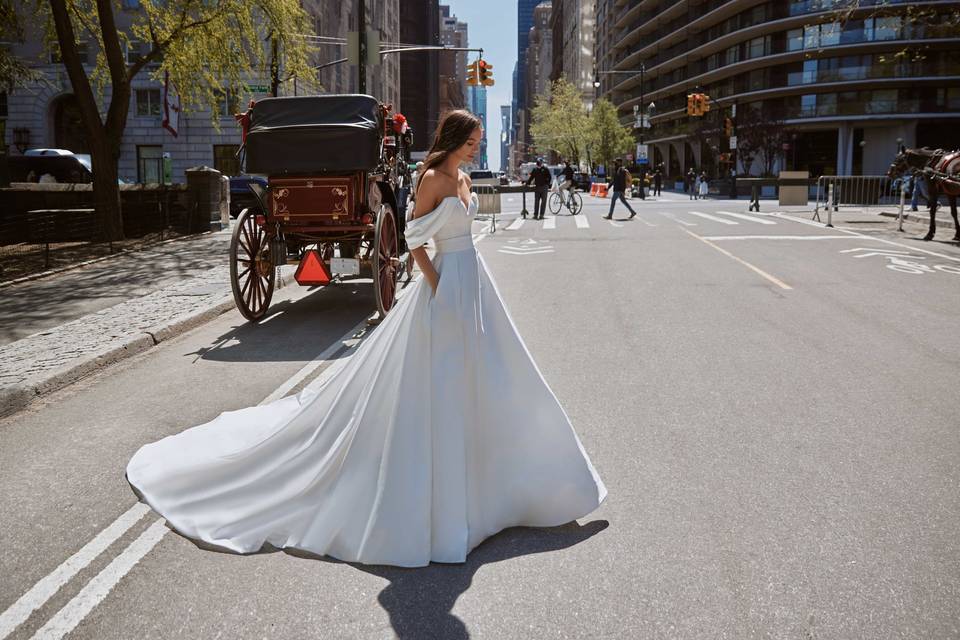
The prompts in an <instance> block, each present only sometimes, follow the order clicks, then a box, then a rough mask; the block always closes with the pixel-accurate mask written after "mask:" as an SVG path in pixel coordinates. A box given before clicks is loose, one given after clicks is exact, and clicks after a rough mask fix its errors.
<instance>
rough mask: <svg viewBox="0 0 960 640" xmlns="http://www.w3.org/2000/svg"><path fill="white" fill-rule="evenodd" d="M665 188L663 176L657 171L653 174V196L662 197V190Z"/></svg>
mask: <svg viewBox="0 0 960 640" xmlns="http://www.w3.org/2000/svg"><path fill="white" fill-rule="evenodd" d="M662 186H663V174H662V173H661V172H660V169H657V171H656V173H654V174H653V195H655V196H658V197H659V196H660V188H661V187H662Z"/></svg>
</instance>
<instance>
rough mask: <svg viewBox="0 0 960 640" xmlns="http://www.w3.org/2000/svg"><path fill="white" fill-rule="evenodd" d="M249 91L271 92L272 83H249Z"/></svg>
mask: <svg viewBox="0 0 960 640" xmlns="http://www.w3.org/2000/svg"><path fill="white" fill-rule="evenodd" d="M247 91H249V92H250V93H270V85H267V84H248V85H247Z"/></svg>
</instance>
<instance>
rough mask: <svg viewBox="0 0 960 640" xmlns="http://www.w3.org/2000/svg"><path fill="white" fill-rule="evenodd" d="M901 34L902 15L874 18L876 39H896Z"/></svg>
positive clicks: (874, 36) (874, 35)
mask: <svg viewBox="0 0 960 640" xmlns="http://www.w3.org/2000/svg"><path fill="white" fill-rule="evenodd" d="M899 35H900V16H890V17H886V18H874V19H873V39H874V40H896V39H897V38H898V37H899Z"/></svg>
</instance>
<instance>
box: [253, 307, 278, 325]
mask: <svg viewBox="0 0 960 640" xmlns="http://www.w3.org/2000/svg"><path fill="white" fill-rule="evenodd" d="M284 311H285V310H284V309H281V310H280V311H277V312H276V313H271V314H270V315H268V316H267V317H266V318H264V319H263V320H261V321H260V322H258V323H257V324H259V325H264V324H266V323H268V322H270V321H271V320H273V319H274V318H276V317H277V316H282V315H283V312H284Z"/></svg>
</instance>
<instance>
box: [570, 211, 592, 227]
mask: <svg viewBox="0 0 960 640" xmlns="http://www.w3.org/2000/svg"><path fill="white" fill-rule="evenodd" d="M573 221H574V222H576V223H577V228H578V229H589V228H590V220H588V219H587V216H586V214H584V215H575V216H573Z"/></svg>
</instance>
